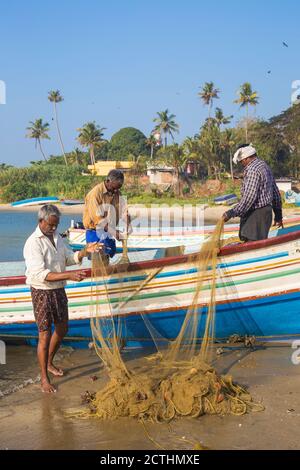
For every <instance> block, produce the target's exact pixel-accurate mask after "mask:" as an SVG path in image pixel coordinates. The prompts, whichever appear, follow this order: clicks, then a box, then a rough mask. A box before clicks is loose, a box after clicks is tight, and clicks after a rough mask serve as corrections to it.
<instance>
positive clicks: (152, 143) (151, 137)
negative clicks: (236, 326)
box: [146, 133, 157, 160]
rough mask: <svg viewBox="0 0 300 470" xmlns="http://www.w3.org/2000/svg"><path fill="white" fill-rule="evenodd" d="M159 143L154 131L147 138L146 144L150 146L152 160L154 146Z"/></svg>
mask: <svg viewBox="0 0 300 470" xmlns="http://www.w3.org/2000/svg"><path fill="white" fill-rule="evenodd" d="M156 145H157V140H156V138H155V137H154V135H153V133H151V134H150V135H149V137H148V138H147V139H146V146H147V147H150V152H151V153H150V158H151V160H152V158H153V153H154V147H155V146H156Z"/></svg>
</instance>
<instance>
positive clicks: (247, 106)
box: [246, 103, 249, 144]
mask: <svg viewBox="0 0 300 470" xmlns="http://www.w3.org/2000/svg"><path fill="white" fill-rule="evenodd" d="M246 110H247V111H246V144H248V113H249V104H248V103H247V105H246Z"/></svg>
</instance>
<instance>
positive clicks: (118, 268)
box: [0, 230, 300, 287]
mask: <svg viewBox="0 0 300 470" xmlns="http://www.w3.org/2000/svg"><path fill="white" fill-rule="evenodd" d="M298 239H300V230H297V231H295V232H291V233H287V234H285V235H280V236H278V237H273V238H267V239H265V240H258V241H253V242H247V243H243V244H238V245H228V246H224V247H222V248H221V249H220V251H219V254H218V256H219V257H223V256H229V255H233V254H238V253H245V252H247V251H252V250H258V249H263V248H267V247H271V246H276V245H281V244H283V243H288V242H291V241H295V240H298ZM198 255H199V252H196V253H192V254H184V255H178V256H169V257H165V258H159V259H153V260H148V261H136V262H134V263H131V264H122V265H110V266H108V268H107V274H108V275H113V274H118V273H122V272H132V271H142V270H147V269H158V268H164V267H167V266H173V265H177V264H182V263H187V262H193V261H195V260H196V259H197V256H198ZM76 271H84V272H85V273H86V275H87V277H91V268H85V269H78V270H74V272H76ZM25 280H26V277H25V276H7V277H0V287H2V286H12V285H20V284H25Z"/></svg>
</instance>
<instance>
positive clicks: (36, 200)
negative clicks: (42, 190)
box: [11, 196, 59, 207]
mask: <svg viewBox="0 0 300 470" xmlns="http://www.w3.org/2000/svg"><path fill="white" fill-rule="evenodd" d="M52 202H59V199H58V197H55V196H47V197H33V198H31V199H23V200H22V201H16V202H12V203H11V205H12V206H13V207H25V206H36V205H41V204H51V203H52Z"/></svg>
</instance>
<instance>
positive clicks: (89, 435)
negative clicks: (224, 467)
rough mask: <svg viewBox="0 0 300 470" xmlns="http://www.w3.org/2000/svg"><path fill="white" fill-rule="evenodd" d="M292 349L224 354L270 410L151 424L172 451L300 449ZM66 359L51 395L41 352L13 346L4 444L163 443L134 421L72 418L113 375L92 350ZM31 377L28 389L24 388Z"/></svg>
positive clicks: (2, 376)
mask: <svg viewBox="0 0 300 470" xmlns="http://www.w3.org/2000/svg"><path fill="white" fill-rule="evenodd" d="M291 354H292V349H291V348H290V347H283V346H280V347H279V346H277V347H275V346H271V347H268V348H265V349H264V348H258V349H257V350H254V351H252V352H251V351H250V350H248V349H245V348H244V347H240V348H235V349H226V352H225V353H224V354H223V355H222V356H220V358H219V359H218V360H217V364H216V367H217V369H218V371H219V372H222V373H229V374H231V375H233V377H234V380H235V381H237V382H238V383H239V384H241V385H244V386H246V387H247V388H248V389H249V391H250V392H251V394H252V396H253V397H254V398H255V400H256V401H261V402H262V403H263V404H264V406H265V411H263V412H259V413H254V412H252V413H249V414H247V415H244V416H224V417H217V416H203V417H200V418H198V419H190V418H186V419H178V420H176V421H174V422H172V423H171V428H169V427H168V426H167V425H165V424H162V425H158V424H155V425H154V424H148V425H147V430H148V432H149V434H150V436H151V437H152V438H153V439H154V440H155V441H157V442H159V444H160V445H161V446H162V447H163V448H164V449H169V450H179V449H186V450H190V449H193V446H194V444H196V443H199V442H200V443H201V444H202V445H204V446H207V447H209V448H210V449H233V450H234V449H299V448H300V443H299V437H298V436H299V422H300V394H299V380H300V379H299V374H300V366H295V365H293V364H292V362H291ZM58 359H59V363H60V365H62V366H63V367H64V368H65V369H66V371H67V375H66V376H65V377H64V378H61V379H54V380H53V383H54V384H55V385H56V386H57V388H58V391H57V393H56V394H53V395H47V394H43V393H41V391H40V385H39V384H38V383H35V382H36V380H37V376H38V367H37V364H36V358H35V350H34V349H33V348H30V347H27V346H9V347H8V352H7V365H0V390H1V392H2V393H3V392H4V393H5V392H6V393H8V394H7V395H5V394H4V396H2V397H1V398H0V449H98V450H117V449H156V448H157V447H156V445H155V444H154V443H153V442H152V441H151V440H150V439H149V438H148V437H147V435H146V434H145V432H144V429H143V427H142V425H141V424H139V423H137V422H135V421H134V420H131V419H121V420H118V421H114V422H102V421H100V420H97V419H91V420H82V419H73V418H72V419H70V418H68V419H67V418H65V417H64V411H65V410H68V409H70V408H78V407H81V406H83V405H81V398H80V395H81V394H82V393H84V392H85V391H86V390H89V391H91V392H92V391H97V390H98V389H99V388H101V385H102V384H103V383H104V382H105V380H106V374H105V371H104V370H103V368H102V367H101V365H100V362H99V359H98V357H97V356H96V355H95V353H94V352H93V351H90V350H75V351H74V350H71V349H68V348H67V349H64V350H62V351H61V352H60V353H59V357H58ZM128 360H129V362H130V361H132V360H134V361H135V362H136V361H137V359H130V357H128ZM93 375H96V376H97V377H98V380H96V381H95V382H93V381H92V380H91V378H90V377H91V376H93ZM30 380H32V381H33V382H34V383H30ZM26 381H27V382H26ZM24 383H25V386H24V388H21V389H19V390H16V387H17V386H22V384H23V385H24ZM14 387H15V391H14Z"/></svg>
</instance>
